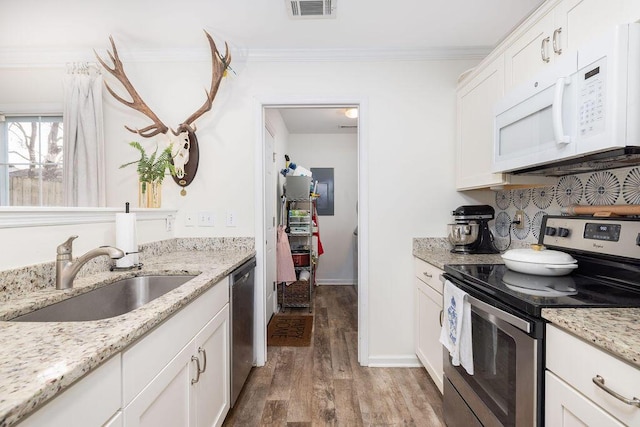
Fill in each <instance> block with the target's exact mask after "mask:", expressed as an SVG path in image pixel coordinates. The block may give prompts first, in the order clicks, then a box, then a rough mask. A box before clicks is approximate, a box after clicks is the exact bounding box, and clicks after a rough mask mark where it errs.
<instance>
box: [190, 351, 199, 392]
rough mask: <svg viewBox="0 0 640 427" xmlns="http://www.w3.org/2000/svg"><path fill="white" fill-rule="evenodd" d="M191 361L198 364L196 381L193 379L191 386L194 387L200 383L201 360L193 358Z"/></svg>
mask: <svg viewBox="0 0 640 427" xmlns="http://www.w3.org/2000/svg"><path fill="white" fill-rule="evenodd" d="M191 361H192V362H196V379H195V380H194V379H191V385H194V384H195V383H197V382H198V381H200V374H201V371H200V359H198V358H197V357H196V356H191Z"/></svg>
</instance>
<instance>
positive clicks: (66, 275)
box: [56, 236, 125, 289]
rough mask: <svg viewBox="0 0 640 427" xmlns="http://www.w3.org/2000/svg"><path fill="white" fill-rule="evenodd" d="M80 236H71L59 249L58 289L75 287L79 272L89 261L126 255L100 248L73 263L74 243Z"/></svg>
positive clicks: (121, 252)
mask: <svg viewBox="0 0 640 427" xmlns="http://www.w3.org/2000/svg"><path fill="white" fill-rule="evenodd" d="M77 238H78V236H71V237H69V238H68V239H67V241H66V242H64V243H62V244H61V245H59V246H58V248H57V256H56V289H70V288H72V287H73V279H74V278H75V277H76V274H78V271H80V269H81V268H82V266H83V265H85V264H86V263H87V262H88V261H89V260H91V259H93V258H95V257H97V256H100V255H107V256H108V257H110V258H111V259H118V258H122V257H123V256H124V255H125V253H124V252H123V251H122V250H120V249H118V248H114V247H112V246H100V247H99V248H96V249H91V250H90V251H89V252H87V253H86V254H84V255H82V256H81V257H78V259H76V260H75V261H73V254H72V251H73V241H74V240H75V239H77Z"/></svg>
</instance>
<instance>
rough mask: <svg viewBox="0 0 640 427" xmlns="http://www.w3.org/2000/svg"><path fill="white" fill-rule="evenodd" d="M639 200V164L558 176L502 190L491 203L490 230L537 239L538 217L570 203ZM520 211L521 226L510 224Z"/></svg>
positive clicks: (502, 237) (498, 235) (499, 235)
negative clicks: (552, 181)
mask: <svg viewBox="0 0 640 427" xmlns="http://www.w3.org/2000/svg"><path fill="white" fill-rule="evenodd" d="M635 204H640V167H638V166H636V167H631V168H622V169H612V170H601V171H596V172H589V173H583V174H579V175H566V176H563V177H559V178H558V181H557V183H556V184H555V185H553V186H549V187H540V188H526V189H517V190H502V191H498V192H496V193H495V199H494V201H493V203H492V205H493V207H494V208H495V210H496V218H495V221H493V226H492V228H493V230H492V231H493V233H494V235H495V237H496V239H497V240H498V241H499V242H504V243H506V242H507V241H508V239H509V234H511V238H512V240H513V241H514V242H518V241H520V242H523V243H524V242H530V243H535V242H537V241H538V237H539V234H540V225H541V223H542V217H543V216H544V215H545V214H549V215H560V214H562V213H563V212H562V208H565V207H568V206H571V205H592V206H593V205H635ZM519 210H522V211H524V223H525V224H524V228H522V229H519V228H515V226H512V224H511V222H512V221H513V219H514V217H515V214H516V211H519Z"/></svg>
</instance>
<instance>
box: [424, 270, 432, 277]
mask: <svg viewBox="0 0 640 427" xmlns="http://www.w3.org/2000/svg"><path fill="white" fill-rule="evenodd" d="M422 274H424V275H425V276H427V277H428V278H429V279H431V278H432V277H433V274H431V273H429V272H427V271H423V272H422Z"/></svg>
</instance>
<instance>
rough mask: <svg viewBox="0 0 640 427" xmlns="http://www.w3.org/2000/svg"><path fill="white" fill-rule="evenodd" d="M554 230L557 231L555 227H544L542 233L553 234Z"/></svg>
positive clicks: (554, 233)
mask: <svg viewBox="0 0 640 427" xmlns="http://www.w3.org/2000/svg"><path fill="white" fill-rule="evenodd" d="M556 231H558V230H557V229H556V228H555V227H545V229H544V234H545V235H547V236H555V235H556Z"/></svg>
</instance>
